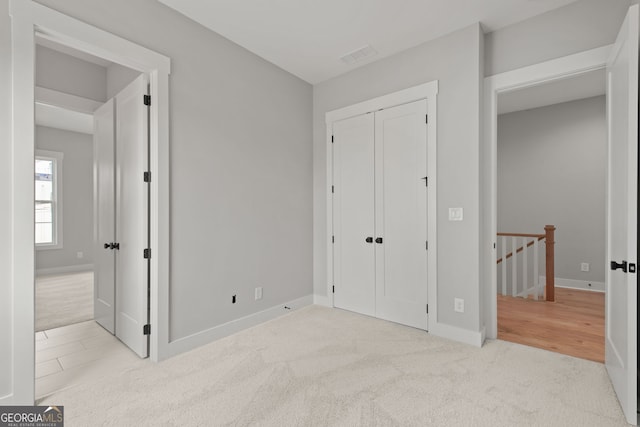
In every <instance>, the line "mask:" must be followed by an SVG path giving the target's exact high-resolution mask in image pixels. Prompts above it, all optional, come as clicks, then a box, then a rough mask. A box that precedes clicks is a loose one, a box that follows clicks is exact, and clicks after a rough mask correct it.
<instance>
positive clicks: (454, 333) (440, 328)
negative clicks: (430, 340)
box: [429, 321, 486, 347]
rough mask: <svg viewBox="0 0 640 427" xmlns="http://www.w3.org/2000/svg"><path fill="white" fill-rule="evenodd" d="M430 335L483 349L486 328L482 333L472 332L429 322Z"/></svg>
mask: <svg viewBox="0 0 640 427" xmlns="http://www.w3.org/2000/svg"><path fill="white" fill-rule="evenodd" d="M429 333H430V334H433V335H436V336H438V337H442V338H447V339H450V340H453V341H458V342H461V343H464V344H469V345H472V346H475V347H482V344H483V343H484V339H485V333H486V331H485V328H484V327H483V328H482V330H481V331H479V332H477V331H470V330H468V329H462V328H458V327H457V326H451V325H446V324H444V323H437V322H435V323H432V322H431V321H430V322H429Z"/></svg>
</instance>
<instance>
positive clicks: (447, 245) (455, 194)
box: [313, 25, 483, 331]
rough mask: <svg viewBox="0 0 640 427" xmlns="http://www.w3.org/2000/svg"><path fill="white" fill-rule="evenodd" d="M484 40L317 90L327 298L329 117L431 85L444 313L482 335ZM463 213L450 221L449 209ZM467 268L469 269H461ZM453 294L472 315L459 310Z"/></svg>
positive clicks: (449, 45) (475, 29) (428, 50)
mask: <svg viewBox="0 0 640 427" xmlns="http://www.w3.org/2000/svg"><path fill="white" fill-rule="evenodd" d="M482 42H483V37H482V33H481V30H480V27H479V25H473V26H470V27H468V28H465V29H463V30H460V31H457V32H455V33H452V34H450V35H448V36H445V37H443V38H440V39H438V40H435V41H432V42H429V43H425V44H422V45H420V46H418V47H415V48H412V49H409V50H407V51H404V52H401V53H399V54H397V55H394V56H391V57H389V58H385V59H382V60H380V61H377V62H374V63H373V64H369V65H366V66H364V67H362V68H358V69H356V70H354V71H352V72H350V73H347V74H345V75H342V76H339V77H336V78H333V79H331V80H328V81H326V82H324V83H320V84H318V85H316V86H314V112H313V117H314V152H313V154H314V261H315V262H314V292H315V294H317V295H323V296H324V295H326V294H327V274H326V268H327V267H326V243H325V242H326V240H325V236H326V234H325V233H326V199H325V194H326V182H327V177H326V162H327V159H326V135H325V134H326V130H325V113H326V112H327V111H331V110H334V109H337V108H340V107H345V106H348V105H351V104H354V103H357V102H360V101H364V100H367V99H371V98H374V97H377V96H380V95H384V94H388V93H392V92H395V91H398V90H400V89H405V88H408V87H411V86H415V85H418V84H421V83H425V82H428V81H432V80H439V94H438V147H437V149H438V153H437V156H438V220H437V227H438V249H437V250H438V284H437V286H438V316H439V319H438V320H439V321H440V322H443V323H445V324H449V325H454V326H458V327H461V328H464V329H467V330H472V331H479V330H480V327H481V325H480V312H479V310H480V304H479V286H480V283H479V277H480V274H479V268H480V267H479V253H478V251H479V233H480V230H479V225H480V221H479V217H480V211H479V167H480V159H479V143H480V141H479V117H480V104H479V103H480V91H481V88H482V86H481V84H480V80H481V79H480V76H481V74H482V70H481V69H480V64H481V63H482V60H481V59H482ZM449 207H462V208H464V218H465V220H464V221H462V222H449V221H447V217H448V208H449ZM461 265H463V266H464V268H460V266H461ZM454 297H458V298H464V299H465V302H466V304H465V307H466V312H465V313H455V312H454V311H453V299H454Z"/></svg>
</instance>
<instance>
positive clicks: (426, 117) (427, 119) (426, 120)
mask: <svg viewBox="0 0 640 427" xmlns="http://www.w3.org/2000/svg"><path fill="white" fill-rule="evenodd" d="M424 122H425V123H427V124H428V123H429V115H428V114H425V115H424Z"/></svg>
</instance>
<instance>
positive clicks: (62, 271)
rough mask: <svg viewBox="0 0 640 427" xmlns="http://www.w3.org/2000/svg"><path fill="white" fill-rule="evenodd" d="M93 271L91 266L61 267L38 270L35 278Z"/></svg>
mask: <svg viewBox="0 0 640 427" xmlns="http://www.w3.org/2000/svg"><path fill="white" fill-rule="evenodd" d="M91 270H93V264H79V265H66V266H63V267H53V268H39V269H37V270H36V276H46V275H49V274H65V273H78V272H81V271H91Z"/></svg>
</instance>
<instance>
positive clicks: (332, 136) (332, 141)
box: [331, 135, 333, 144]
mask: <svg viewBox="0 0 640 427" xmlns="http://www.w3.org/2000/svg"><path fill="white" fill-rule="evenodd" d="M331 143H332V144H333V135H331Z"/></svg>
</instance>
